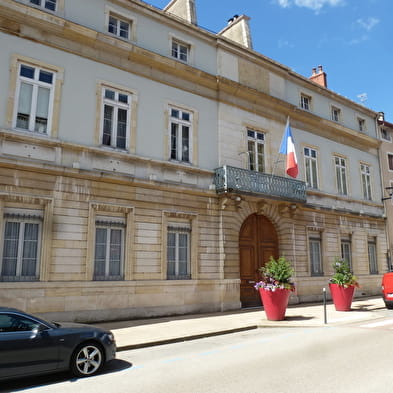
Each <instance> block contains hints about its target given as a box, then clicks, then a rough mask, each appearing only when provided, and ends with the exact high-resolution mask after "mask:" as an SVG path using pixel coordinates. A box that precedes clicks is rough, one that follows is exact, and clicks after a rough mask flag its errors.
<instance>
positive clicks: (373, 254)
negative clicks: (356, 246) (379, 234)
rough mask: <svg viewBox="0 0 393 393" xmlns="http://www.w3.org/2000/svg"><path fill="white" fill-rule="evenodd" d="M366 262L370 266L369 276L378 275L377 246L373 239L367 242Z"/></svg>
mask: <svg viewBox="0 0 393 393" xmlns="http://www.w3.org/2000/svg"><path fill="white" fill-rule="evenodd" d="M368 262H369V266H370V274H378V263H377V246H376V242H375V239H374V240H372V241H368Z"/></svg>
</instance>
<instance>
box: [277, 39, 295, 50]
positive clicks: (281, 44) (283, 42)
mask: <svg viewBox="0 0 393 393" xmlns="http://www.w3.org/2000/svg"><path fill="white" fill-rule="evenodd" d="M277 46H278V47H279V49H283V48H294V47H295V46H294V45H293V44H292V43H290V42H289V41H287V40H283V39H279V40H278V43H277Z"/></svg>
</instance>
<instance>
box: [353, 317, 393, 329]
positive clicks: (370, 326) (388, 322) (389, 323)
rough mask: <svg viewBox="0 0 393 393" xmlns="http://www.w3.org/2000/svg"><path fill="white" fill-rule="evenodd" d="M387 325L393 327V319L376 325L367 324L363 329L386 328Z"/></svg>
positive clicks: (375, 323)
mask: <svg viewBox="0 0 393 393" xmlns="http://www.w3.org/2000/svg"><path fill="white" fill-rule="evenodd" d="M386 325H393V319H386V320H384V321H379V322H374V323H367V324H366V325H361V326H360V327H362V328H374V327H378V326H386Z"/></svg>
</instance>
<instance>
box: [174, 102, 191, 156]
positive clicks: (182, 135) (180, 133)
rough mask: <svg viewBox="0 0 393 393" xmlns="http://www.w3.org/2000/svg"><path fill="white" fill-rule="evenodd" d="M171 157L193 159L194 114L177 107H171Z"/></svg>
mask: <svg viewBox="0 0 393 393" xmlns="http://www.w3.org/2000/svg"><path fill="white" fill-rule="evenodd" d="M169 112H170V133H171V135H170V144H171V145H170V158H171V159H172V160H177V161H182V162H190V161H191V130H192V126H191V122H192V114H191V113H190V112H188V111H184V110H181V109H177V108H170V109H169Z"/></svg>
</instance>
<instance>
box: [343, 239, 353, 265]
mask: <svg viewBox="0 0 393 393" xmlns="http://www.w3.org/2000/svg"><path fill="white" fill-rule="evenodd" d="M341 258H342V259H344V260H345V261H346V262H347V263H348V265H349V268H350V269H351V270H352V244H351V240H349V239H345V240H341Z"/></svg>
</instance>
